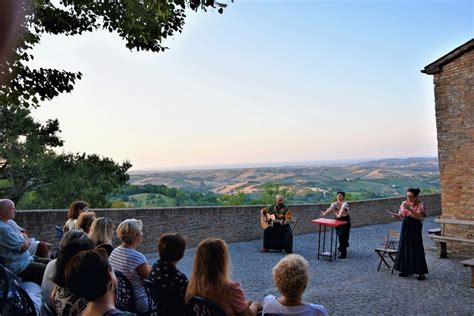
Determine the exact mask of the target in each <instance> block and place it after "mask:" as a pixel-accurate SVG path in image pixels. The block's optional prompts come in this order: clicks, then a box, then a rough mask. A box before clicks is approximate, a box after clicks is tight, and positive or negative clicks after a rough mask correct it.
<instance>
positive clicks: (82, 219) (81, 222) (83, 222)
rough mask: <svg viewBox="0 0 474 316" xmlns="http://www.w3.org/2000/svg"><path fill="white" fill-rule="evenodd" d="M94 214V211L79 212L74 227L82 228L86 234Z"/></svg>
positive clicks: (94, 216)
mask: <svg viewBox="0 0 474 316" xmlns="http://www.w3.org/2000/svg"><path fill="white" fill-rule="evenodd" d="M95 218H96V215H95V213H94V212H84V213H81V214H79V217H78V218H77V223H76V227H78V228H80V229H82V230H83V231H84V232H85V233H86V234H87V233H89V230H90V227H91V225H92V223H93V222H94V220H95Z"/></svg>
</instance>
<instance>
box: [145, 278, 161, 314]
mask: <svg viewBox="0 0 474 316" xmlns="http://www.w3.org/2000/svg"><path fill="white" fill-rule="evenodd" d="M143 286H144V287H145V291H146V295H147V296H148V312H149V313H153V312H157V311H158V306H157V303H158V300H159V296H158V295H156V287H157V284H156V283H155V282H153V281H151V280H147V279H144V280H143ZM158 315H160V314H158Z"/></svg>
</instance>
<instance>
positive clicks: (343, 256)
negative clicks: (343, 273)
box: [338, 255, 347, 259]
mask: <svg viewBox="0 0 474 316" xmlns="http://www.w3.org/2000/svg"><path fill="white" fill-rule="evenodd" d="M338 258H339V259H347V256H346V255H340V256H339V257H338Z"/></svg>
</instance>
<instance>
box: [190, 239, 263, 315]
mask: <svg viewBox="0 0 474 316" xmlns="http://www.w3.org/2000/svg"><path fill="white" fill-rule="evenodd" d="M193 296H200V297H204V298H206V299H208V300H211V301H213V302H215V303H216V304H218V305H219V306H220V307H221V308H222V309H223V310H224V311H225V313H226V314H227V316H234V315H256V313H257V310H258V308H259V307H260V304H258V303H251V302H249V301H247V300H246V299H245V294H244V291H243V290H242V288H241V287H240V284H239V283H238V282H234V281H232V280H231V279H230V271H229V252H228V249H227V244H226V243H225V241H224V240H222V239H217V238H208V239H205V240H203V241H201V242H200V243H199V245H198V247H197V250H196V255H195V256H194V266H193V272H192V275H191V280H190V282H189V285H188V288H187V291H186V297H185V298H186V300H189V299H190V298H191V297H193Z"/></svg>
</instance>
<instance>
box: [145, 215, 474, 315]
mask: <svg viewBox="0 0 474 316" xmlns="http://www.w3.org/2000/svg"><path fill="white" fill-rule="evenodd" d="M400 225H401V222H393V223H389V224H379V225H370V226H364V227H353V228H352V229H351V236H350V241H349V242H350V247H349V249H348V257H349V258H348V259H345V260H340V259H338V260H336V261H332V262H329V261H328V260H327V259H321V257H320V260H317V259H316V252H317V233H313V234H304V235H296V236H294V244H293V250H294V252H295V253H297V254H300V255H302V256H304V257H305V258H306V259H307V260H308V261H309V263H310V269H311V280H310V284H309V286H308V288H307V289H306V291H305V294H304V299H305V301H308V302H313V303H317V304H322V305H324V306H325V307H326V308H327V309H328V311H329V312H330V314H331V315H343V314H351V315H361V314H370V315H380V314H383V315H406V314H408V315H415V314H416V315H474V289H473V288H470V287H469V284H470V271H469V269H468V268H465V267H463V266H462V264H461V263H460V261H461V259H460V258H448V259H439V258H438V255H437V249H436V248H435V245H434V242H433V241H431V239H429V238H428V233H427V230H428V229H430V228H436V227H438V224H436V223H434V217H428V218H427V219H426V220H425V222H424V225H423V234H424V235H423V239H424V246H425V252H426V260H427V262H428V270H429V274H428V275H427V278H426V280H424V281H421V282H420V281H418V280H416V276H412V277H409V278H400V277H398V273H397V272H396V271H395V272H394V274H393V275H392V274H390V270H389V269H386V268H382V269H380V271H377V265H378V262H379V258H378V256H377V254H376V253H375V252H374V248H375V247H377V246H380V245H381V244H382V243H383V240H384V237H385V235H386V232H387V231H388V230H390V229H393V230H400ZM261 246H262V241H261V240H254V241H249V242H238V243H232V244H229V250H230V256H231V261H232V277H233V279H234V280H236V281H239V282H240V283H241V285H242V287H243V289H244V291H245V293H246V296H247V298H248V299H251V300H254V301H255V300H256V301H261V300H262V299H263V297H265V295H267V294H274V295H278V291H277V290H276V288H275V287H274V285H273V280H272V275H271V268H272V267H273V266H274V265H275V264H276V263H277V262H278V261H279V260H280V259H281V258H282V257H283V256H284V255H285V254H284V252H270V253H260V252H258V250H259V249H260V248H261ZM448 252H449V249H448ZM194 253H195V248H190V249H187V250H186V253H185V255H184V258H183V259H182V260H181V261H180V262H179V263H178V268H179V269H180V270H181V271H182V272H184V273H185V274H186V275H187V276H188V277H189V276H190V275H191V271H192V264H193V257H194ZM146 257H147V259H148V260H149V262H150V264H152V263H153V262H155V260H156V259H157V254H147V255H146Z"/></svg>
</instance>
